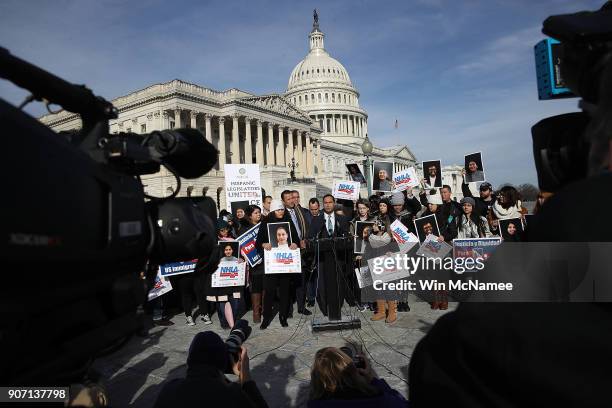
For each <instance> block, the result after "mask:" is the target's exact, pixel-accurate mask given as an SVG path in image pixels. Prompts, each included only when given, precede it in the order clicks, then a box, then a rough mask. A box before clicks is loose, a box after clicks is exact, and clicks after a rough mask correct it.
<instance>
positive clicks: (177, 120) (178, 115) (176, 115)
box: [174, 108, 183, 129]
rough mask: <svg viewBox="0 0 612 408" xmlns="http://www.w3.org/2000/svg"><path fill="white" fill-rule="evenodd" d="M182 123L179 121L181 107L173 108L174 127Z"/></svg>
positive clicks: (178, 126)
mask: <svg viewBox="0 0 612 408" xmlns="http://www.w3.org/2000/svg"><path fill="white" fill-rule="evenodd" d="M182 125H183V124H182V123H181V109H178V108H177V109H175V110H174V127H175V128H177V129H178V128H180V127H181V126H182Z"/></svg>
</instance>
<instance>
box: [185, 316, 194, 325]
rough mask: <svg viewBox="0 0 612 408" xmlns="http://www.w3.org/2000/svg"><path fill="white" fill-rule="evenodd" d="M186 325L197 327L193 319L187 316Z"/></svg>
mask: <svg viewBox="0 0 612 408" xmlns="http://www.w3.org/2000/svg"><path fill="white" fill-rule="evenodd" d="M185 323H187V326H195V322H194V321H193V317H191V316H187V317H186V318H185Z"/></svg>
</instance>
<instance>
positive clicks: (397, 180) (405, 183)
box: [393, 167, 420, 192]
mask: <svg viewBox="0 0 612 408" xmlns="http://www.w3.org/2000/svg"><path fill="white" fill-rule="evenodd" d="M419 184H420V182H419V177H418V176H417V174H416V170H415V169H414V167H408V168H407V169H405V170H402V171H398V172H396V173H393V185H394V186H395V188H394V189H393V191H394V192H398V191H404V190H408V189H409V188H413V187H416V186H418V185H419Z"/></svg>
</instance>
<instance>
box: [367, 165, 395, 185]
mask: <svg viewBox="0 0 612 408" xmlns="http://www.w3.org/2000/svg"><path fill="white" fill-rule="evenodd" d="M372 190H374V191H380V192H385V193H390V192H392V191H393V162H384V161H375V162H374V176H373V181H372Z"/></svg>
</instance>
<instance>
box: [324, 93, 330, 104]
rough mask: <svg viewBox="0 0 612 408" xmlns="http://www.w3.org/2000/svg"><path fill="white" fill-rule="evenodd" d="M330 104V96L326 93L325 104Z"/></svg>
mask: <svg viewBox="0 0 612 408" xmlns="http://www.w3.org/2000/svg"><path fill="white" fill-rule="evenodd" d="M327 102H329V94H328V93H325V103H327Z"/></svg>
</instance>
